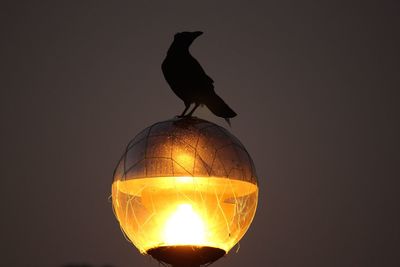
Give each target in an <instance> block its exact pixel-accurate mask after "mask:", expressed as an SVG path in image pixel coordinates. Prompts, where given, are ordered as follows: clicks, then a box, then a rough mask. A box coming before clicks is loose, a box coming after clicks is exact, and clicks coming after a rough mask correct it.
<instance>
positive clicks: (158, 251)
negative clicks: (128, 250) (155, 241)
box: [147, 246, 226, 267]
mask: <svg viewBox="0 0 400 267" xmlns="http://www.w3.org/2000/svg"><path fill="white" fill-rule="evenodd" d="M147 254H149V255H150V256H152V257H153V258H155V259H156V260H158V261H161V262H164V263H167V264H171V265H172V266H174V267H198V266H200V265H204V264H207V263H212V262H214V261H216V260H218V259H219V258H221V257H222V256H224V255H225V254H226V252H225V251H224V250H222V249H219V248H213V247H200V246H164V247H157V248H152V249H149V250H148V251H147Z"/></svg>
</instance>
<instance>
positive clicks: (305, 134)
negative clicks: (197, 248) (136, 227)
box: [0, 0, 400, 267]
mask: <svg viewBox="0 0 400 267" xmlns="http://www.w3.org/2000/svg"><path fill="white" fill-rule="evenodd" d="M0 5H1V6H0V27H1V50H0V53H1V54H0V56H1V59H0V62H1V63H0V64H1V76H0V77H1V80H0V83H1V84H0V86H1V87H0V88H1V96H0V110H1V113H0V116H1V117H0V118H1V144H0V145H1V150H0V156H1V169H0V170H1V173H0V174H1V179H2V186H1V201H0V205H1V220H0V236H1V238H0V240H1V241H0V245H1V247H0V253H1V261H2V262H1V263H0V264H1V266H45V267H53V266H61V265H63V264H66V263H89V264H93V265H96V266H97V265H102V264H106V263H108V264H113V265H115V266H118V267H128V266H158V263H157V262H156V261H154V260H151V259H150V258H149V257H143V256H141V255H140V254H139V253H138V252H137V251H136V250H135V248H133V247H132V245H131V244H129V243H128V242H126V241H125V239H124V238H123V235H122V233H121V232H120V229H119V227H118V224H117V221H116V220H115V218H114V215H113V213H112V210H111V203H110V202H109V201H108V197H109V195H110V189H111V181H112V173H113V170H114V167H115V166H116V163H117V161H118V159H119V157H120V156H121V154H122V152H123V150H124V148H125V146H126V144H127V143H128V141H129V140H130V139H131V138H133V137H134V136H135V134H136V133H138V132H139V131H140V130H142V129H143V128H145V127H147V126H149V125H151V124H153V123H155V122H157V121H162V120H166V119H170V118H172V117H173V116H175V115H176V114H178V113H180V112H181V111H182V109H183V107H184V106H183V103H182V102H181V101H180V100H179V99H178V98H177V97H176V96H175V95H174V94H173V92H172V91H171V90H170V89H169V87H168V85H167V84H166V82H165V81H164V78H163V76H162V73H161V69H160V64H161V62H162V60H163V58H164V56H165V53H166V50H167V48H168V46H169V45H170V43H171V41H172V37H173V34H174V33H175V32H178V31H183V30H189V31H191V30H202V31H204V35H202V36H201V37H199V38H198V39H197V40H196V41H195V43H194V44H193V46H192V49H191V51H192V54H193V55H194V56H195V57H196V58H197V59H198V60H199V61H200V63H201V64H202V65H203V67H204V68H205V70H206V72H207V73H208V74H209V75H210V76H211V77H212V78H213V79H214V80H215V86H216V91H217V92H218V94H219V95H221V96H222V97H223V98H224V99H225V101H226V102H227V103H228V104H229V105H230V106H231V107H232V108H233V109H234V110H235V111H236V112H237V113H238V114H239V115H238V116H237V117H236V118H234V119H233V120H232V128H231V129H230V131H231V132H232V133H233V134H234V135H236V136H237V137H238V138H239V139H240V140H241V141H242V142H243V144H244V145H245V146H246V147H247V149H248V151H249V152H250V154H251V155H252V157H253V160H254V162H255V164H256V167H257V172H258V176H259V182H260V190H261V192H260V199H259V207H258V210H257V214H256V217H255V220H254V222H253V224H252V226H251V228H250V229H249V231H248V233H247V235H246V236H245V237H244V238H243V240H242V241H241V242H240V250H239V252H238V254H236V253H235V249H233V250H232V251H231V253H230V254H229V256H227V257H225V258H223V259H221V260H220V261H218V262H216V263H215V264H214V265H213V266H215V267H218V266H220V267H222V266H231V267H234V266H246V265H251V266H283V267H286V266H287V267H293V266H307V267H309V266H332V267H333V266H399V264H400V259H399V257H400V256H399V242H400V240H399V239H400V238H399V236H400V235H399V223H400V222H399V207H398V206H399V204H398V203H399V197H398V192H399V190H398V187H399V181H398V178H399V170H398V169H399V162H400V160H399V127H398V126H399V116H398V114H399V110H398V107H397V106H398V102H399V97H398V92H397V91H398V90H399V84H400V81H399V80H400V78H399V77H400V73H399V70H400V68H399V47H400V41H399V14H400V5H399V3H398V1H376V2H375V3H372V2H368V1H359V2H351V1H343V2H340V1H285V0H280V1H201V2H193V1H158V2H153V1H129V2H118V3H117V2H115V1H109V2H105V3H102V2H99V1H94V2H86V1H85V2H84V1H64V2H59V1H57V2H56V1H49V2H43V1H27V2H16V1H14V2H7V1H2V2H1V4H0ZM195 114H196V115H197V116H199V117H201V118H204V119H208V120H211V121H214V122H216V123H218V124H220V125H222V126H224V127H227V125H226V124H225V122H224V121H223V120H222V119H219V118H215V117H214V116H213V115H212V114H211V113H210V112H209V111H208V110H207V109H206V108H203V109H200V110H198V111H197V112H196V113H195Z"/></svg>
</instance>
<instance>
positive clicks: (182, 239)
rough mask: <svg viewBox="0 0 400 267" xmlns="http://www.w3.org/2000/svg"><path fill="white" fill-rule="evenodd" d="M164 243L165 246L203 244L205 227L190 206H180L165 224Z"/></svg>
mask: <svg viewBox="0 0 400 267" xmlns="http://www.w3.org/2000/svg"><path fill="white" fill-rule="evenodd" d="M164 238H165V243H166V244H167V245H201V244H204V238H205V227H204V222H203V220H202V219H201V218H200V216H199V215H198V214H197V213H195V212H194V211H193V208H192V205H190V204H180V205H179V206H178V208H177V210H176V212H175V213H173V214H172V215H171V217H170V218H169V219H168V221H167V222H166V224H165V235H164Z"/></svg>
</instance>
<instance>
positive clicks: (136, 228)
mask: <svg viewBox="0 0 400 267" xmlns="http://www.w3.org/2000/svg"><path fill="white" fill-rule="evenodd" d="M112 190H113V193H112V194H113V206H114V210H115V214H116V216H117V218H118V220H119V222H120V225H121V227H122V229H123V230H124V232H125V234H126V236H127V237H128V238H129V239H130V240H131V241H132V242H133V243H134V245H135V246H136V247H137V248H139V250H140V251H141V252H142V253H146V252H147V251H148V250H150V249H153V248H157V247H165V246H178V245H193V246H202V247H213V248H219V249H222V250H224V251H225V252H228V251H229V250H230V249H231V248H232V247H233V246H234V245H235V244H236V243H237V242H238V241H239V240H240V239H241V238H242V236H243V235H244V233H245V232H246V231H247V229H248V227H249V225H250V223H251V221H252V219H253V217H254V213H255V211H256V207H257V198H258V187H257V185H256V184H253V183H250V182H246V181H241V180H236V179H229V178H222V177H185V176H181V177H151V178H143V179H128V180H119V181H115V182H114V183H113V185H112Z"/></svg>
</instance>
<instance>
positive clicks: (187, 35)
mask: <svg viewBox="0 0 400 267" xmlns="http://www.w3.org/2000/svg"><path fill="white" fill-rule="evenodd" d="M202 34H203V32H201V31H196V32H178V33H177V34H175V36H174V43H175V44H179V46H182V47H189V46H190V45H191V44H192V43H193V41H194V39H196V38H197V37H199V36H200V35H202Z"/></svg>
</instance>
